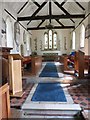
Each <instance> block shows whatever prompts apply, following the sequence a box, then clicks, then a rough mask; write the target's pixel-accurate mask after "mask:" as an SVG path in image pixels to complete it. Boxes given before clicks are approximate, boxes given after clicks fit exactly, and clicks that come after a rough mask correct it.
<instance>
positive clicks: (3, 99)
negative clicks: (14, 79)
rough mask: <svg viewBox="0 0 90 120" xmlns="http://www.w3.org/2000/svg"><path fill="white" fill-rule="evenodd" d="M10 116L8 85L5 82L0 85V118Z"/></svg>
mask: <svg viewBox="0 0 90 120" xmlns="http://www.w3.org/2000/svg"><path fill="white" fill-rule="evenodd" d="M9 116H10V98H9V86H8V84H5V85H3V86H1V87H0V120H1V119H2V118H9Z"/></svg>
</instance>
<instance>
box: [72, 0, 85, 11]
mask: <svg viewBox="0 0 90 120" xmlns="http://www.w3.org/2000/svg"><path fill="white" fill-rule="evenodd" d="M74 1H75V3H76V4H77V5H78V6H79V7H80V8H81V9H82V10H85V8H84V7H83V6H82V5H81V4H80V3H79V2H77V1H76V0H74Z"/></svg>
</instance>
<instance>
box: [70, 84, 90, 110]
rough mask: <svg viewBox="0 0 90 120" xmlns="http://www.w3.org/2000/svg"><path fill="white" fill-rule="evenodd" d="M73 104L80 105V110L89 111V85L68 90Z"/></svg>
mask: <svg viewBox="0 0 90 120" xmlns="http://www.w3.org/2000/svg"><path fill="white" fill-rule="evenodd" d="M68 91H69V93H70V95H71V96H72V98H73V100H74V102H75V103H78V104H80V106H81V108H82V109H87V110H90V92H89V91H90V84H88V83H87V84H78V85H74V86H70V87H69V88H68Z"/></svg>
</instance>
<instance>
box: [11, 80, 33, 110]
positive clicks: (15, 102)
mask: <svg viewBox="0 0 90 120" xmlns="http://www.w3.org/2000/svg"><path fill="white" fill-rule="evenodd" d="M25 82H26V81H24V82H23V91H24V94H23V96H22V97H21V98H16V97H15V98H14V97H11V98H10V106H11V108H18V109H20V108H21V106H22V104H23V103H24V102H25V100H26V98H27V96H28V95H29V93H30V90H31V89H32V87H33V85H34V84H33V83H29V84H26V83H25Z"/></svg>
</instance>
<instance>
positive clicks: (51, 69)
mask: <svg viewBox="0 0 90 120" xmlns="http://www.w3.org/2000/svg"><path fill="white" fill-rule="evenodd" d="M39 77H57V78H59V76H58V72H57V68H56V65H55V64H54V63H47V64H46V65H45V67H44V69H43V70H42V72H41V74H40V75H39Z"/></svg>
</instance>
